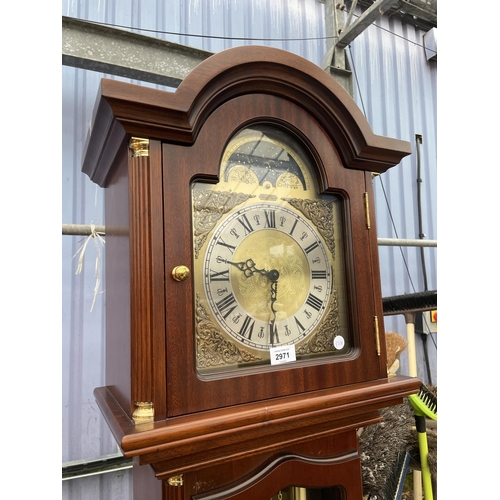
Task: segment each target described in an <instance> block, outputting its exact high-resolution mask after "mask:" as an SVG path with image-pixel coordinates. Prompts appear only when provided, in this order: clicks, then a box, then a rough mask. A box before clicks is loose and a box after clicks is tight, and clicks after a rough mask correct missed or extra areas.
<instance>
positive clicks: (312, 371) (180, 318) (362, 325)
mask: <svg viewBox="0 0 500 500" xmlns="http://www.w3.org/2000/svg"><path fill="white" fill-rule="evenodd" d="M263 121H265V122H267V123H273V124H275V125H278V126H280V127H282V128H285V129H288V130H289V131H290V132H292V133H294V134H296V135H298V136H299V138H300V137H301V138H302V139H304V140H306V138H308V139H307V140H308V142H309V148H312V149H311V153H312V154H313V155H314V156H315V157H316V160H317V161H318V165H319V167H320V168H321V169H323V171H318V172H317V173H318V177H319V179H320V182H319V183H320V185H321V184H323V185H322V188H323V190H324V191H327V192H337V193H342V196H343V197H344V199H345V200H346V203H345V205H346V207H348V208H347V215H348V217H347V219H349V220H347V221H346V223H347V224H346V225H349V226H350V231H349V234H350V238H351V243H350V244H349V247H350V249H351V250H352V251H353V257H352V265H351V266H348V267H349V272H348V276H347V280H348V282H349V286H350V288H351V290H352V291H351V293H350V298H351V318H352V319H353V321H352V324H353V325H355V330H356V331H354V332H353V337H354V339H355V348H354V349H353V350H352V352H351V353H350V355H346V356H344V357H343V358H342V360H340V359H338V360H334V361H332V362H329V363H311V364H310V365H308V366H304V365H301V366H299V365H295V364H293V363H291V364H290V365H285V366H282V367H280V368H278V369H271V370H268V369H263V370H262V371H261V372H260V373H255V372H254V373H253V374H248V375H245V376H236V375H233V376H228V377H227V378H221V379H217V380H201V379H200V378H199V377H198V376H197V375H196V367H195V355H194V353H195V350H196V346H195V340H194V338H195V335H194V331H195V324H194V320H193V318H194V297H193V285H192V280H191V279H189V280H186V281H184V282H182V283H177V282H174V280H173V279H171V278H170V277H169V271H170V270H171V269H173V268H174V267H175V266H178V265H188V264H186V263H188V262H189V265H190V266H192V263H193V256H192V250H191V249H192V234H191V224H190V223H189V224H188V223H186V220H187V219H189V218H188V217H184V218H182V220H181V219H180V218H179V214H190V212H191V200H190V181H192V180H195V179H196V180H200V179H203V180H205V181H207V182H216V181H217V175H218V172H219V165H220V160H221V156H222V153H223V151H224V148H225V146H226V143H227V141H228V139H229V138H230V137H231V136H232V135H233V134H234V133H236V132H237V131H238V130H239V129H241V128H242V127H244V126H246V125H248V124H250V123H255V122H260V123H262V122H263ZM214 130H217V134H213V131H214ZM163 164H164V195H165V245H166V246H168V245H169V243H168V242H172V241H175V242H176V245H171V248H170V251H168V250H167V252H166V253H165V266H166V275H167V282H166V300H167V303H168V304H169V311H167V353H168V359H169V361H168V366H167V379H168V380H169V381H174V383H169V393H168V396H167V397H168V416H175V415H181V414H185V413H191V412H194V411H203V410H208V409H213V408H218V407H224V406H231V405H235V404H241V403H247V402H250V401H256V400H263V399H269V398H275V397H281V396H286V395H289V394H296V393H301V392H309V391H317V390H322V389H327V388H331V387H335V386H341V385H349V384H354V383H358V382H362V381H366V380H377V379H379V378H385V377H386V375H387V372H386V371H383V372H381V370H380V366H379V360H378V358H377V355H376V342H375V335H374V332H373V314H374V313H373V311H374V310H375V304H374V303H373V298H374V296H373V293H372V291H371V287H372V284H373V281H372V278H371V274H372V272H373V270H372V269H371V267H370V263H371V262H372V259H371V258H370V256H369V255H368V254H367V252H368V248H369V240H368V238H369V236H368V233H367V230H366V227H365V223H364V221H365V217H364V204H363V199H364V198H363V193H364V189H365V184H364V172H362V171H357V170H352V169H346V168H344V167H343V166H342V164H341V162H340V160H339V158H338V154H337V153H336V152H335V147H334V145H333V141H332V138H330V137H329V136H328V135H327V134H326V132H325V131H324V130H323V129H322V127H320V126H319V125H318V123H317V122H316V121H315V120H314V118H313V117H312V116H311V115H309V114H308V113H307V112H306V111H305V110H304V109H302V108H301V107H299V106H297V105H295V104H293V103H291V102H290V101H288V100H286V99H283V98H279V97H277V96H269V95H265V94H251V95H245V96H240V97H237V98H235V99H232V100H231V101H228V102H226V103H224V104H223V105H221V106H220V107H219V108H218V109H217V110H216V111H214V112H213V113H212V115H210V117H209V118H208V119H207V121H206V123H205V125H204V127H202V128H201V129H200V132H199V134H198V136H197V140H196V142H195V143H194V144H193V145H191V146H190V147H182V146H178V145H173V144H166V143H164V144H163ZM346 250H348V248H346ZM256 371H257V372H258V370H256ZM175 381H179V382H181V381H182V384H181V383H177V384H176V383H175Z"/></svg>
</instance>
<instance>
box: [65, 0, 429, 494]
mask: <svg viewBox="0 0 500 500" xmlns="http://www.w3.org/2000/svg"><path fill="white" fill-rule="evenodd" d="M62 10H63V12H62V14H63V15H64V16H69V17H75V18H81V19H85V20H92V21H97V22H102V23H109V24H111V25H118V26H121V27H128V28H134V29H137V30H138V29H140V28H141V29H143V30H152V31H147V32H144V31H141V33H143V34H148V35H150V36H158V37H160V38H163V39H167V40H170V41H173V42H177V43H182V44H186V45H190V46H193V47H197V48H202V49H204V50H208V51H211V52H218V51H221V50H223V49H225V48H229V47H233V46H237V45H242V44H263V45H271V46H274V47H278V48H282V49H285V50H289V51H291V52H294V53H296V54H298V55H301V56H303V57H305V58H307V59H309V60H310V61H312V62H314V63H315V64H317V65H321V63H322V59H323V55H324V52H325V41H324V40H321V37H324V33H325V29H324V17H323V16H324V5H323V4H322V3H321V2H319V1H318V0H206V1H202V0H185V1H183V0H179V1H177V2H164V1H159V0H142V1H140V2H139V1H135V0H128V1H125V2H124V1H120V2H117V1H114V2H103V1H100V0H94V1H91V0H66V1H63V9H62ZM358 14H359V13H358ZM138 32H139V31H138ZM188 34H191V35H201V36H188ZM207 35H210V36H212V38H209V37H207ZM423 35H424V32H423V31H421V30H418V29H417V28H415V27H414V26H412V25H408V24H403V22H402V21H401V20H400V19H397V18H395V17H393V18H390V19H388V18H382V19H380V20H379V21H377V22H376V23H375V24H374V25H372V26H370V27H369V28H368V29H367V30H366V31H365V32H364V33H363V34H362V35H360V36H359V37H358V38H357V39H356V40H355V41H354V42H353V43H352V44H351V46H350V47H349V48H348V51H349V57H350V58H351V65H352V69H353V70H354V72H355V83H354V86H355V100H356V101H357V102H358V104H359V106H360V108H361V109H362V110H363V111H364V112H365V114H366V116H367V118H368V121H369V123H370V124H371V126H372V128H373V130H374V132H375V133H377V134H380V135H387V136H391V137H396V138H401V139H405V140H408V141H410V142H411V143H412V144H413V145H414V150H415V147H416V146H415V136H416V134H419V135H421V136H422V139H423V143H422V149H421V151H422V161H421V166H422V183H421V188H422V210H423V213H422V215H423V223H424V229H423V230H424V233H426V235H427V238H428V239H437V233H436V197H437V194H436V171H437V165H436V72H437V70H436V63H435V62H433V61H427V59H426V57H425V51H424V48H423V46H422V45H423V41H422V37H423ZM227 37H229V38H227ZM271 39H274V41H272V40H271ZM292 39H293V40H292ZM103 76H107V77H110V75H103V74H100V73H95V72H91V71H85V70H80V69H76V68H71V67H63V68H62V79H63V82H62V97H63V109H62V124H63V127H62V129H63V154H62V167H63V169H62V170H63V211H62V218H63V220H62V222H63V223H80V224H90V223H96V224H102V225H105V218H104V208H103V192H102V189H100V188H98V187H97V186H96V185H95V184H93V183H92V182H90V181H89V180H88V178H87V176H85V175H84V174H82V173H81V159H82V153H83V145H84V143H85V138H86V135H87V130H88V127H89V124H90V122H91V116H92V111H93V106H94V102H95V97H96V95H97V90H98V87H99V82H100V79H101V78H102V77H103ZM111 77H112V76H111ZM134 83H138V84H140V85H145V84H144V83H143V82H142V83H141V82H134ZM416 169H417V157H416V154H415V152H414V153H413V154H412V155H411V156H410V157H408V158H406V159H405V160H403V162H402V164H401V165H400V166H398V167H395V168H393V169H391V170H390V171H389V172H387V173H386V174H383V175H382V176H380V177H379V178H375V179H374V186H375V191H376V212H377V225H378V235H379V236H380V237H401V238H418V236H419V231H418V217H417V182H416V172H417V170H416ZM81 240H82V237H76V236H65V237H63V462H69V461H75V460H85V459H91V458H98V457H99V456H106V455H109V454H113V453H116V451H117V447H116V444H115V443H114V440H113V438H112V436H111V434H110V431H109V430H108V428H107V426H106V424H105V422H104V421H103V419H102V417H101V415H100V412H99V410H98V408H97V406H96V403H95V400H94V397H93V394H92V393H93V389H94V388H95V387H98V386H102V385H104V331H105V328H104V308H105V295H104V294H102V295H99V296H98V298H97V300H96V304H95V306H94V309H93V311H92V312H90V307H91V303H92V299H93V295H94V287H95V284H96V276H95V267H94V264H95V257H96V249H95V248H94V246H93V242H91V243H90V244H89V245H88V247H87V250H86V256H85V264H84V268H83V272H82V274H79V275H76V274H75V270H76V258H74V255H75V253H76V252H77V250H78V248H79V247H80V246H81V244H82V241H81ZM436 253H437V251H436V249H435V248H430V249H425V250H424V254H425V259H426V270H427V281H428V286H429V289H437V277H436ZM102 258H103V254H101V259H102ZM102 264H103V265H104V262H102ZM380 264H381V279H382V291H383V296H391V295H400V294H405V293H412V292H414V291H422V290H423V269H422V265H421V257H420V249H417V248H402V249H400V248H397V247H380ZM103 278H104V276H103ZM101 289H102V290H104V289H105V283H104V282H103V283H102V286H101ZM405 328H406V325H405V323H404V319H403V318H402V317H401V316H398V317H387V318H386V329H387V330H392V331H397V332H399V333H404V332H405ZM434 359H435V356H434ZM402 365H403V366H402V370H403V373H404V370H405V369H406V361H405V360H404V359H403V360H402ZM434 370H435V367H434ZM434 383H436V381H434ZM124 474H125V476H121V478H118V479H116V481H117V482H116V483H113V482H112V480H111V483H110V479H109V478H106V479H104V478H103V477H102V476H107V475H101V476H95V477H94V479H92V478H88V479H82V480H73V481H66V482H65V485H64V488H63V495H64V496H63V498H82V499H86V498H89V499H90V498H92V499H93V500H94V499H96V498H116V499H120V498H131V494H132V493H131V491H132V490H131V486H130V479H124V478H127V477H128V476H127V475H128V474H129V472H125V473H124ZM99 484H100V485H101V486H102V488H101V489H100V487H99ZM110 484H111V485H110ZM110 491H113V494H112V496H110ZM118 491H120V493H118Z"/></svg>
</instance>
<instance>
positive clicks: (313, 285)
mask: <svg viewBox="0 0 500 500" xmlns="http://www.w3.org/2000/svg"><path fill="white" fill-rule="evenodd" d="M306 158H307V154H306V153H305V151H303V150H302V149H301V147H300V146H299V145H298V144H297V143H295V142H293V140H292V139H291V137H290V136H289V135H288V134H284V133H281V132H280V131H279V130H277V129H274V128H272V127H269V126H261V127H252V128H249V129H245V130H243V131H242V132H240V133H239V134H238V135H237V136H236V137H235V138H234V139H233V140H232V141H231V142H230V144H229V146H228V147H227V149H226V151H225V154H224V156H223V160H222V164H221V172H220V178H221V180H220V182H219V184H217V185H215V186H214V185H208V184H203V183H201V182H199V183H194V184H193V189H192V198H193V246H194V255H195V268H194V273H193V276H194V285H195V294H196V297H195V300H196V345H197V353H196V359H197V367H198V370H199V372H200V374H205V373H206V374H213V373H218V372H225V371H227V370H232V369H234V368H238V367H244V366H252V365H254V364H265V363H270V354H269V352H270V349H272V348H275V347H278V346H293V349H294V350H295V354H296V355H297V360H301V359H307V358H310V357H313V356H325V355H328V354H334V353H339V352H346V349H348V344H349V341H348V329H347V327H346V325H345V317H346V314H345V290H344V285H343V283H344V281H343V266H342V262H341V261H339V259H337V257H338V256H337V255H336V254H338V253H339V252H338V248H337V247H339V245H338V244H339V243H341V242H342V223H341V220H342V217H341V213H340V212H341V211H340V207H341V205H342V199H341V198H340V196H333V195H330V196H328V197H325V196H321V195H319V194H318V193H317V189H316V184H315V182H314V177H313V175H312V169H311V167H310V164H309V163H308V162H307V160H306ZM341 248H342V245H340V249H341ZM339 303H340V308H339ZM335 339H336V340H335ZM334 340H335V342H334Z"/></svg>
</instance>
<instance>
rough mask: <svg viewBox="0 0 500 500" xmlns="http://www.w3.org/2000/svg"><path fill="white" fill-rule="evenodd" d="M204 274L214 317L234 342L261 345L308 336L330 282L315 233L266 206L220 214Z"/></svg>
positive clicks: (283, 210)
mask: <svg viewBox="0 0 500 500" xmlns="http://www.w3.org/2000/svg"><path fill="white" fill-rule="evenodd" d="M203 276H204V285H205V294H206V296H207V299H208V302H209V306H210V309H211V312H212V314H213V315H214V317H215V319H216V320H217V322H218V323H219V324H220V325H221V327H222V328H223V329H224V330H225V331H226V332H227V333H229V334H230V335H231V336H232V337H233V338H234V339H235V340H237V341H238V342H240V343H242V344H244V345H247V346H251V347H254V348H256V349H262V350H268V349H269V348H270V347H274V346H276V345H283V344H295V343H297V342H299V341H300V340H302V339H304V338H305V337H307V336H308V335H309V334H310V333H311V332H312V331H313V330H314V328H315V327H316V325H317V324H318V322H319V321H320V320H321V318H322V317H323V315H324V314H325V311H326V306H327V304H328V301H329V298H330V292H331V287H332V269H331V266H330V263H329V260H328V256H327V253H326V248H325V246H324V244H323V242H322V239H321V237H320V236H319V234H318V233H317V232H316V231H315V229H314V228H313V226H312V225H311V224H310V223H309V222H308V221H307V220H306V219H305V218H304V217H303V216H301V215H300V214H299V213H297V212H295V211H294V210H292V209H290V208H287V207H283V206H281V205H278V204H271V203H254V204H251V205H249V206H246V207H244V208H241V209H239V210H236V211H235V212H233V213H232V214H231V215H230V216H229V217H227V218H225V219H224V221H223V222H222V223H221V224H220V225H219V226H218V228H217V230H216V231H215V232H214V234H213V236H212V238H211V239H210V241H209V242H208V247H207V252H206V254H205V262H204V266H203Z"/></svg>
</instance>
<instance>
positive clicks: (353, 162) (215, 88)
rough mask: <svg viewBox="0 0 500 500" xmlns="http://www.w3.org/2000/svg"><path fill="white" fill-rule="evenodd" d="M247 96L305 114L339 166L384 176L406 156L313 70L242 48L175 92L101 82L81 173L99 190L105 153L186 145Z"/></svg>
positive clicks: (406, 148)
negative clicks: (155, 143) (151, 144)
mask: <svg viewBox="0 0 500 500" xmlns="http://www.w3.org/2000/svg"><path fill="white" fill-rule="evenodd" d="M246 94H271V95H278V96H280V97H282V98H285V99H288V100H290V101H291V102H293V103H295V104H297V105H299V106H301V107H303V108H304V109H306V110H307V111H308V113H309V114H311V115H312V117H313V118H314V119H315V120H316V121H317V122H319V124H320V125H321V126H322V127H323V128H324V130H325V131H326V132H327V133H328V134H329V135H330V137H331V139H332V141H333V143H334V144H335V146H336V148H337V151H338V152H339V155H340V157H341V160H342V162H343V164H344V166H345V167H346V168H352V169H358V170H366V171H371V172H377V173H383V172H385V171H386V170H387V169H389V168H391V167H393V166H395V165H397V164H398V163H400V161H401V159H402V158H404V157H405V156H407V155H408V154H410V153H411V145H410V144H409V143H408V142H406V141H402V140H399V139H393V138H389V137H383V136H378V135H375V134H374V133H373V132H372V130H371V127H370V125H369V123H368V121H367V120H366V118H365V117H364V116H363V114H362V112H361V110H360V109H359V107H358V106H357V104H356V103H355V102H354V100H353V99H352V98H351V96H350V95H349V94H348V93H347V92H346V91H345V90H344V89H343V88H342V86H341V85H340V84H339V83H338V82H336V81H335V80H334V79H333V78H332V77H331V76H330V75H328V74H327V73H326V72H325V71H323V70H322V69H321V68H319V67H318V66H316V65H315V64H313V63H311V62H310V61H308V60H306V59H304V58H302V57H300V56H297V55H295V54H293V53H290V52H287V51H284V50H281V49H276V48H271V47H256V46H243V47H236V48H232V49H228V50H225V51H222V52H219V53H217V54H215V55H213V56H211V57H209V58H208V59H206V60H205V61H204V62H202V63H201V64H199V65H198V66H197V67H196V68H195V69H194V70H193V71H192V72H191V73H190V74H189V75H188V76H187V77H186V78H185V80H184V81H183V82H182V83H181V85H180V86H179V87H178V88H177V90H176V91H175V92H165V91H163V90H157V89H152V88H149V87H141V86H137V85H132V84H127V83H124V82H119V81H115V80H109V79H103V80H102V82H101V88H100V94H99V96H98V99H97V103H96V108H95V113H94V119H95V118H96V117H98V120H96V121H94V120H93V122H92V125H91V130H90V134H89V136H91V142H89V143H88V144H87V148H86V151H87V152H86V155H85V161H84V165H83V169H82V170H83V172H85V173H86V174H87V175H88V176H89V177H90V178H91V180H93V181H94V182H96V183H97V184H99V185H100V186H101V187H104V186H105V185H106V179H107V177H108V175H109V172H110V164H109V162H106V161H103V160H105V159H106V158H109V156H108V155H109V151H110V147H111V150H112V149H115V148H116V149H119V148H120V146H121V145H123V142H124V141H126V140H127V136H129V137H130V136H134V135H137V134H139V135H141V136H145V135H147V136H148V137H150V138H154V139H159V140H168V141H173V142H176V143H179V144H185V145H188V144H192V143H193V142H194V141H195V140H196V137H197V133H198V131H199V130H200V128H201V126H202V125H203V123H204V122H205V121H206V120H207V118H208V117H209V116H210V114H211V113H213V111H214V110H216V109H217V108H218V107H220V106H221V105H222V104H224V103H225V102H227V101H229V100H230V99H233V98H235V97H238V96H242V95H246ZM96 129H98V130H99V133H95V130H96ZM113 145H114V146H113ZM104 150H106V151H108V153H107V154H105V155H103V154H102V152H103V151H104Z"/></svg>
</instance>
